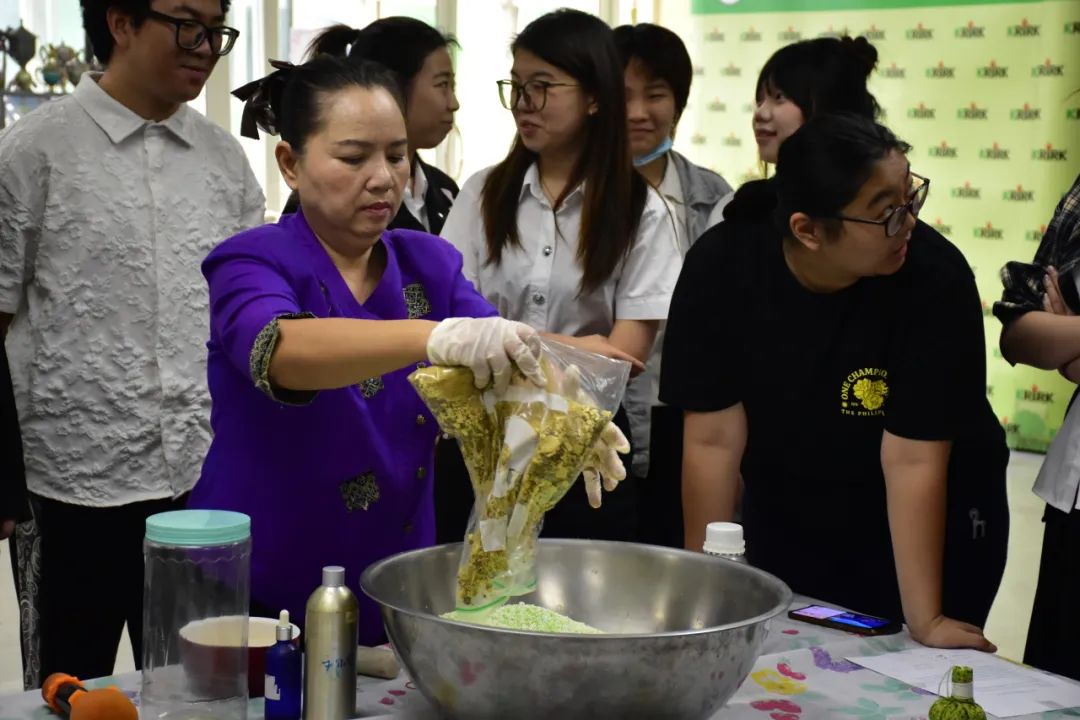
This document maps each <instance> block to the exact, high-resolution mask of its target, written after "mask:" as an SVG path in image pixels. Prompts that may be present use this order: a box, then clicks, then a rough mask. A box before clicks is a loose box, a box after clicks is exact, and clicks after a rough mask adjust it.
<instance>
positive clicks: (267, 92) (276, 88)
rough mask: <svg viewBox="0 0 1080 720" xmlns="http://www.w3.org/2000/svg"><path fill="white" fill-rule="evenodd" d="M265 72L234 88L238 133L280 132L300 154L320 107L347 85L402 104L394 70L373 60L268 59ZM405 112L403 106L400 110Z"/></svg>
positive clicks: (316, 123)
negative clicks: (239, 108)
mask: <svg viewBox="0 0 1080 720" xmlns="http://www.w3.org/2000/svg"><path fill="white" fill-rule="evenodd" d="M270 64H271V65H272V66H273V67H274V68H276V70H275V71H274V72H273V73H271V74H270V75H268V76H266V77H264V78H262V79H261V80H256V81H255V82H252V83H248V84H247V85H245V86H243V87H242V88H239V89H237V90H234V91H233V95H235V96H236V97H238V98H240V99H241V100H243V101H245V104H244V115H243V119H242V121H241V134H243V135H244V136H246V137H252V138H255V139H258V137H259V133H258V131H257V130H256V128H258V129H261V130H262V131H263V132H265V133H268V134H270V135H280V136H281V139H282V140H284V141H285V142H287V143H289V145H290V146H291V147H292V149H293V151H294V152H296V153H297V154H302V153H303V151H304V145H305V144H306V142H307V140H308V138H310V137H311V136H312V135H313V134H315V133H317V132H318V131H319V130H320V129H321V128H322V123H323V115H324V113H323V105H324V103H325V101H326V99H327V97H329V96H330V95H333V94H334V93H336V92H338V91H341V90H344V89H346V88H349V87H360V88H366V89H376V88H381V89H383V90H386V91H387V92H388V93H390V95H391V97H393V98H394V101H395V102H396V103H397V105H398V107H399V108H402V109H403V108H404V106H405V101H404V99H402V96H401V90H400V88H399V87H398V83H397V80H396V79H395V78H394V76H393V74H392V73H391V72H390V71H389V70H387V69H386V68H384V67H383V66H382V65H379V64H377V63H373V62H364V61H359V62H358V61H353V60H346V59H345V58H340V57H334V56H332V55H320V56H318V57H316V58H314V59H312V60H308V61H307V62H306V63H304V64H303V65H292V64H290V63H285V62H279V61H276V60H272V61H271V63H270ZM403 113H404V110H403Z"/></svg>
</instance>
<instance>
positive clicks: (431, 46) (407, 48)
mask: <svg viewBox="0 0 1080 720" xmlns="http://www.w3.org/2000/svg"><path fill="white" fill-rule="evenodd" d="M457 44H458V43H457V40H456V39H454V37H453V36H452V35H445V34H443V33H441V32H439V31H438V30H436V29H435V28H433V27H431V26H430V25H428V24H427V23H425V22H422V21H420V20H416V19H415V18H410V17H387V18H382V19H380V20H376V21H375V22H373V23H371V24H370V25H368V26H367V27H364V28H361V29H359V30H357V29H356V28H351V27H349V26H348V25H333V26H331V27H328V28H326V29H325V30H323V31H322V32H321V33H319V35H318V36H316V37H315V39H314V40H312V41H311V43H310V44H309V45H308V49H307V56H306V57H307V58H308V59H311V58H314V57H316V56H318V55H334V56H337V57H348V58H349V59H354V60H355V59H362V60H370V61H372V62H377V63H379V64H380V65H382V66H384V67H386V68H388V69H389V70H390V71H391V72H392V73H393V74H394V76H395V77H396V78H397V82H398V84H399V85H400V87H401V95H402V96H403V97H406V98H408V96H409V87H410V86H411V85H412V81H413V80H414V79H415V78H416V76H417V75H418V74H419V72H420V70H421V69H422V68H423V67H424V61H425V60H427V58H428V56H429V55H431V53H433V52H435V51H436V50H440V49H443V48H449V47H450V46H457Z"/></svg>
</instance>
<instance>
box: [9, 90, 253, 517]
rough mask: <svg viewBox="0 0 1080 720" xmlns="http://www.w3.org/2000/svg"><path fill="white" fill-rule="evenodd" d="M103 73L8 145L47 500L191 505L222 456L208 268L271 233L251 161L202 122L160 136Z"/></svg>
mask: <svg viewBox="0 0 1080 720" xmlns="http://www.w3.org/2000/svg"><path fill="white" fill-rule="evenodd" d="M97 79H98V76H97V75H96V74H91V73H87V74H85V75H83V77H82V79H81V81H80V82H79V85H78V87H77V88H76V90H75V92H74V93H73V94H71V95H68V96H65V97H62V98H58V99H56V100H52V101H50V102H48V103H46V104H45V105H43V106H42V107H40V108H38V109H37V110H35V111H34V112H32V113H30V114H29V115H27V116H26V117H24V118H22V119H21V120H19V121H18V122H16V123H15V124H14V125H12V126H11V127H9V128H7V129H6V130H5V131H4V132H3V134H2V135H0V167H2V168H3V172H2V173H0V207H3V208H4V210H3V212H2V213H0V312H3V313H9V314H13V315H14V316H15V318H14V322H13V324H12V326H11V330H10V332H9V335H8V338H7V350H8V353H9V354H10V360H11V373H12V380H13V383H14V386H15V399H16V404H17V406H18V411H19V421H20V424H21V426H22V433H23V443H24V449H25V452H24V454H25V457H26V475H27V484H28V486H29V489H30V490H31V492H34V493H37V494H39V495H42V496H45V497H48V498H51V499H54V500H59V501H62V502H67V503H74V504H79V505H88V506H115V505H123V504H127V503H133V502H139V501H144V500H152V499H159V498H167V497H173V496H177V495H180V494H182V493H184V492H186V491H188V490H190V489H191V487H192V485H194V484H195V481H196V480H197V479H198V469H199V466H200V464H201V461H202V457H203V455H204V454H205V452H206V448H207V446H208V445H209V442H210V425H209V409H210V398H209V395H208V393H207V390H206V340H207V337H208V336H209V328H208V325H207V302H206V287H205V285H204V284H203V281H202V278H201V277H200V275H199V263H200V262H201V260H202V258H203V257H205V256H206V254H207V253H208V252H209V251H210V249H211V248H213V247H214V245H216V244H217V243H219V242H220V241H221V240H222V239H223V238H226V237H228V236H229V235H232V234H233V233H236V232H238V231H240V230H242V229H245V228H248V227H251V226H253V225H258V224H261V223H262V222H263V215H264V205H265V203H264V199H263V194H262V191H261V189H260V188H259V185H258V182H257V181H256V180H255V177H254V175H253V174H252V172H251V168H250V167H249V166H248V162H247V159H246V157H245V155H244V152H243V149H242V148H241V147H240V144H239V143H238V142H237V140H236V139H235V138H233V137H232V136H231V135H229V133H228V132H226V131H225V130H224V129H222V128H220V127H218V126H217V125H215V124H213V123H212V122H210V121H209V120H207V119H205V118H204V117H203V116H202V115H200V114H199V113H197V112H196V111H194V110H192V109H191V108H189V107H187V106H181V107H180V109H179V110H177V112H176V113H174V114H173V115H172V116H171V117H170V118H168V119H167V120H165V121H163V122H149V121H147V120H145V119H143V118H142V117H140V116H138V115H136V114H135V113H134V112H132V111H131V110H129V109H128V108H127V107H125V106H124V105H122V104H121V103H119V102H118V101H116V100H115V99H113V98H112V97H111V96H110V95H108V94H107V93H106V92H105V91H104V90H103V89H102V88H101V87H100V86H99V85H98V83H97Z"/></svg>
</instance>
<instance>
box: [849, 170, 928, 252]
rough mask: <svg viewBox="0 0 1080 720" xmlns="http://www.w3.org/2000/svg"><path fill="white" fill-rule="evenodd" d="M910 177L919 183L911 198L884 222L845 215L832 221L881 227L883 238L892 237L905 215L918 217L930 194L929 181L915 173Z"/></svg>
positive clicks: (897, 230)
mask: <svg viewBox="0 0 1080 720" xmlns="http://www.w3.org/2000/svg"><path fill="white" fill-rule="evenodd" d="M911 177H912V178H913V179H914V180H916V181H918V183H919V184H918V185H916V186H915V189H914V190H912V191H911V197H910V198H909V199H908V201H907V202H906V203H904V204H903V205H901V206H899V207H895V208H893V209H892V212H890V213H889V214H888V215H886V216H885V219H884V220H864V219H863V218H853V217H848V216H847V215H837V216H835V217H834V218H833V219H834V220H846V221H848V222H857V223H863V224H865V225H882V226H884V228H885V237H892V236H893V235H895V234H896V233H898V232H900V230H901V228H903V227H904V221H905V220H906V219H907V213H911V217H913V218H917V217H919V211H920V210H922V206H923V204H924V203H926V195H927V193H929V192H930V180H929V179H928V178H924V177H923V176H922V175H916V174H915V173H911Z"/></svg>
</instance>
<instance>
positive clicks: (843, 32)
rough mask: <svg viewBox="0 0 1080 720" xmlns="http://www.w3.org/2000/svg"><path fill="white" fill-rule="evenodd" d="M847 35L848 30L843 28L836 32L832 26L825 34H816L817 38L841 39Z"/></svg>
mask: <svg viewBox="0 0 1080 720" xmlns="http://www.w3.org/2000/svg"><path fill="white" fill-rule="evenodd" d="M847 34H848V29H847V28H846V27H845V28H844V29H843V30H836V29H834V28H833V26H832V25H830V26H829V29H828V30H826V31H825V32H820V33H818V37H819V38H837V39H839V38H842V37H844V36H845V35H847Z"/></svg>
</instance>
